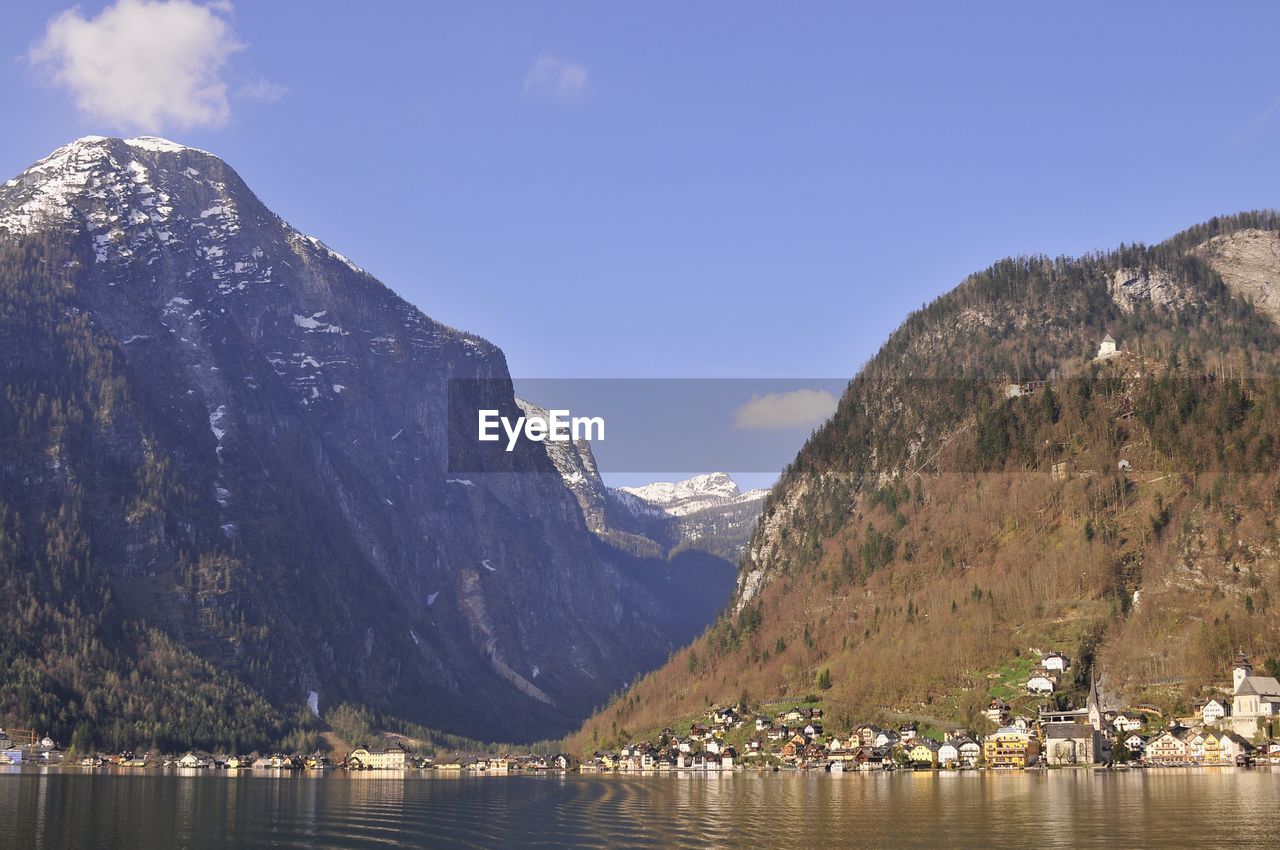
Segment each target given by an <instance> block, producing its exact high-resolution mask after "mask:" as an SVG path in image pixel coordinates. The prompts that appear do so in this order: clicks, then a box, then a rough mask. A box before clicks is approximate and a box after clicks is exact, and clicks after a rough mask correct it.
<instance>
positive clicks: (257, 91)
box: [236, 77, 289, 103]
mask: <svg viewBox="0 0 1280 850" xmlns="http://www.w3.org/2000/svg"><path fill="white" fill-rule="evenodd" d="M288 91H289V89H287V88H286V87H284V86H282V85H280V84H279V83H273V82H271V81H270V80H267V79H264V78H262V77H258V78H257V79H256V80H253V81H252V82H249V83H245V84H244V85H243V86H241V87H240V88H239V89H237V90H236V97H241V98H244V99H245V100H260V101H262V102H263V103H275V102H276V101H277V100H279V99H280V98H282V97H284V96H285V94H286V93H287V92H288Z"/></svg>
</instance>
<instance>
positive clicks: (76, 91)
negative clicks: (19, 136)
mask: <svg viewBox="0 0 1280 850" xmlns="http://www.w3.org/2000/svg"><path fill="white" fill-rule="evenodd" d="M230 11H231V4H230V3H226V2H218V3H214V4H212V5H201V4H199V3H194V2H191V0H117V2H116V3H114V4H113V5H111V6H108V7H107V8H105V9H103V10H102V12H100V13H99V14H98V16H97V17H92V18H86V17H85V16H84V15H82V14H81V12H80V9H79V8H78V7H76V8H72V9H68V10H67V11H65V12H63V13H62V14H60V15H58V16H57V17H55V18H53V19H52V20H51V21H49V25H48V27H47V28H46V30H45V34H44V38H42V39H41V40H40V41H39V42H38V43H36V44H34V45H32V47H31V50H30V51H29V52H28V59H29V60H30V61H31V63H32V64H33V65H36V66H40V67H47V68H50V69H51V70H52V72H53V79H54V80H55V81H56V82H57V83H58V84H59V85H61V86H63V87H64V88H66V89H67V90H68V91H70V92H71V96H72V97H73V98H74V100H75V104H76V107H77V108H78V109H79V110H80V112H81V113H82V114H83V115H84V116H85V117H86V118H89V119H91V120H93V121H97V122H101V123H103V124H107V125H109V126H111V127H115V128H119V129H124V130H150V131H156V130H161V129H163V128H164V127H166V126H175V127H178V128H182V129H187V128H191V127H202V126H214V127H216V126H219V125H222V124H225V123H226V122H227V119H228V118H229V117H230V115H231V107H230V105H229V103H228V102H227V86H226V84H225V83H224V82H223V80H222V76H221V74H222V69H223V66H224V65H225V64H226V62H227V59H228V58H229V57H230V56H231V54H233V53H235V52H236V51H238V50H241V49H242V48H243V47H244V45H243V44H241V43H240V42H239V41H238V40H237V39H236V36H235V32H234V30H233V29H232V26H231V24H230V23H229V22H228V21H227V20H226V18H225V17H223V16H224V15H227V14H229V13H230Z"/></svg>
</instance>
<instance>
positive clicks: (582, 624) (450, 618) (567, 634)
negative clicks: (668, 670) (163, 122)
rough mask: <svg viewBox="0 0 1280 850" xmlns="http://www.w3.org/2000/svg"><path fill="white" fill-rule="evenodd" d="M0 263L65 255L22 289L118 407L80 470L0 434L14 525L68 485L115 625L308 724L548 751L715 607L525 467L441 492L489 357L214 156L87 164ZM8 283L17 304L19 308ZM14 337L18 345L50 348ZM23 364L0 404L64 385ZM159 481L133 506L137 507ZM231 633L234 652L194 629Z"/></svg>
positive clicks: (141, 148)
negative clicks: (340, 719) (26, 249)
mask: <svg viewBox="0 0 1280 850" xmlns="http://www.w3.org/2000/svg"><path fill="white" fill-rule="evenodd" d="M0 240H3V241H4V242H5V243H6V244H9V245H19V244H26V243H32V242H34V241H39V242H41V243H42V244H46V245H47V244H54V245H57V246H58V247H59V248H60V249H61V250H64V251H65V252H66V254H67V256H68V257H69V258H70V259H68V260H66V261H65V262H64V263H63V264H62V265H63V267H62V268H58V269H42V270H41V271H40V272H39V273H40V274H47V275H49V276H50V277H49V279H50V280H52V279H53V276H56V277H57V279H58V280H59V281H62V282H61V283H59V284H58V287H51V291H54V292H55V294H54V295H51V296H49V297H52V298H56V299H57V302H58V304H59V305H60V306H59V309H61V310H63V311H64V312H65V314H66V315H68V316H78V317H80V319H81V320H83V321H84V322H85V323H86V325H87V326H89V327H92V328H93V330H94V332H95V333H98V334H100V335H101V336H102V338H103V339H104V340H105V342H104V345H105V347H106V349H107V350H108V353H107V356H108V359H109V360H110V362H111V364H112V365H111V367H110V371H111V375H110V380H111V381H113V382H115V386H117V390H118V391H117V392H116V393H115V396H114V401H112V402H110V404H109V405H108V404H106V402H103V401H102V400H101V399H99V400H98V402H97V403H98V411H97V415H96V416H95V417H94V419H93V420H92V421H91V422H89V423H87V424H86V425H85V426H84V428H85V433H86V434H87V436H86V437H85V439H86V440H87V441H91V442H92V444H93V445H92V450H91V451H87V452H84V453H82V454H80V455H78V456H77V455H75V454H72V453H68V452H66V451H64V450H63V448H62V447H61V446H60V443H59V435H58V434H56V433H49V432H44V431H40V430H35V431H31V432H29V433H22V434H10V435H9V438H8V439H6V441H5V443H4V450H3V452H4V453H3V457H2V458H0V460H2V461H3V462H2V463H0V480H2V481H3V492H4V494H5V500H6V502H7V506H8V508H9V509H10V510H12V511H14V512H16V513H18V514H20V515H22V516H23V517H25V518H26V519H27V520H28V521H30V522H31V523H32V525H31V530H32V533H33V534H36V535H38V534H40V531H39V518H40V517H41V516H44V515H47V514H48V513H49V512H56V511H57V510H58V508H59V505H60V504H62V503H64V502H65V500H66V499H67V498H68V494H69V493H71V492H72V491H73V490H75V489H76V488H78V487H84V488H85V490H84V493H83V501H84V523H85V533H86V534H87V536H88V538H89V539H90V540H91V542H92V549H93V553H94V554H93V558H94V562H95V569H97V570H99V571H102V572H105V573H106V574H109V576H110V577H111V581H112V583H113V587H114V588H115V592H116V593H117V595H118V598H119V601H120V604H121V606H122V614H121V617H123V618H125V619H130V620H145V621H146V622H148V623H151V624H157V623H158V624H160V625H162V626H163V628H164V629H165V630H167V631H168V632H169V633H170V634H172V635H173V636H174V637H175V639H177V640H179V641H181V642H183V643H184V644H185V645H188V646H192V647H195V648H196V651H197V652H198V653H199V654H200V655H201V656H202V657H205V658H207V659H210V660H212V661H213V662H215V663H216V664H217V665H219V666H220V667H221V668H224V669H227V670H230V671H232V672H234V673H235V674H236V675H238V676H241V677H243V678H244V679H245V680H246V681H248V682H250V683H251V684H252V685H253V686H254V687H255V688H257V689H259V690H261V691H262V692H264V693H267V694H268V695H270V696H271V698H272V699H273V700H274V701H276V702H278V703H281V704H291V703H297V704H301V703H302V702H303V701H304V700H306V699H307V697H308V694H309V693H310V692H317V693H318V694H319V702H320V706H321V708H322V709H324V708H325V707H326V706H330V705H334V704H337V703H338V702H340V701H353V702H358V703H363V704H367V705H371V706H373V707H375V708H378V709H381V710H384V711H387V712H390V713H393V714H395V715H397V716H400V717H404V718H407V719H410V720H414V721H418V722H422V723H425V724H429V725H432V726H436V727H440V728H443V729H446V730H449V731H456V732H460V733H464V734H469V735H473V736H477V737H484V738H489V739H508V740H511V739H521V738H525V739H527V738H532V737H543V736H550V735H554V734H557V733H559V732H562V731H564V730H566V729H567V728H570V727H571V726H572V725H573V724H574V723H575V721H576V720H578V719H580V718H581V717H582V716H583V715H584V714H585V713H586V712H587V711H589V710H590V709H591V708H592V707H593V706H594V705H596V704H597V703H599V702H600V701H601V700H603V699H604V698H605V697H606V696H607V695H608V694H609V693H610V692H612V691H614V690H616V689H617V688H618V687H619V686H621V685H623V684H625V683H626V682H628V681H629V680H630V679H631V678H632V677H633V676H634V675H636V674H637V673H638V672H641V671H643V670H645V669H647V668H649V667H651V666H653V665H655V664H656V663H658V662H659V661H661V659H663V658H664V657H665V656H666V655H667V654H668V652H669V651H670V650H671V649H672V648H673V647H674V646H676V645H678V643H679V642H682V641H683V640H686V639H687V638H688V637H689V636H691V635H692V634H693V633H696V631H697V630H698V629H699V628H700V625H701V623H705V622H706V621H707V620H709V619H710V618H711V617H712V616H713V615H714V613H715V611H716V610H717V609H718V607H719V605H720V604H721V603H722V602H723V596H722V595H721V594H722V593H727V582H730V581H731V579H729V578H728V577H727V576H726V577H722V578H721V579H714V578H711V577H707V576H703V577H701V578H700V579H699V580H700V581H701V580H704V579H705V582H704V584H702V585H699V586H698V588H696V589H695V590H694V591H692V592H690V593H686V592H685V591H687V590H688V587H687V586H685V585H683V584H682V583H681V582H682V579H681V577H680V576H679V575H672V574H671V573H669V572H666V571H668V570H670V567H669V565H666V564H665V563H660V564H649V565H644V566H645V569H641V567H640V565H638V564H637V563H636V562H635V560H634V559H632V558H630V557H629V556H624V555H622V554H621V553H616V552H613V551H612V550H610V549H609V548H608V547H607V546H601V545H600V543H599V541H598V540H597V539H595V538H594V537H593V536H592V535H591V534H590V532H589V527H588V522H587V521H584V516H583V510H582V509H581V508H580V507H579V502H578V500H576V499H575V495H574V493H573V492H571V491H570V490H569V489H567V488H566V486H565V483H564V481H563V480H562V478H561V476H560V475H557V474H556V471H555V470H554V469H552V468H551V467H550V466H549V465H547V464H546V463H545V459H541V460H540V459H539V458H538V457H536V456H535V455H530V457H529V458H528V460H527V462H526V464H525V466H526V467H527V468H528V469H530V470H531V471H529V472H525V473H515V474H507V475H470V476H467V475H455V474H451V473H450V472H449V470H448V466H447V451H446V439H447V428H446V423H447V412H448V411H447V400H448V393H447V388H448V382H449V381H450V380H451V379H473V378H476V379H498V380H499V381H507V380H508V378H507V366H506V362H505V360H504V358H503V355H502V352H501V351H500V350H499V349H498V348H497V347H495V346H494V345H492V344H491V343H489V342H487V341H486V340H484V339H481V338H479V337H477V336H474V335H471V334H468V333H464V332H462V331H458V330H455V329H452V328H449V327H446V326H444V325H441V324H440V323H438V322H435V321H433V320H431V319H430V318H428V317H427V316H425V315H423V314H422V313H421V312H419V311H418V310H417V309H416V308H415V307H413V306H412V305H410V304H408V303H406V302H405V301H404V300H402V299H401V298H399V297H398V296H396V295H395V293H393V292H392V291H390V290H389V289H387V288H386V287H385V286H383V285H382V284H381V283H379V282H378V281H377V280H375V279H374V278H372V277H371V276H369V275H368V274H366V273H364V272H363V271H362V270H361V269H360V268H358V267H357V266H355V265H354V264H353V263H352V262H350V261H349V260H347V259H346V258H345V257H343V256H342V255H341V254H339V253H337V252H335V251H334V250H332V249H330V248H329V247H328V246H326V245H325V244H324V243H322V242H320V241H319V240H317V239H315V238H313V237H310V236H306V235H304V234H302V233H299V232H298V231H296V230H295V229H293V228H292V227H290V226H289V225H288V224H287V223H286V222H284V221H283V220H281V219H280V218H278V217H277V216H276V215H274V214H273V213H272V212H271V211H270V210H268V209H267V208H266V207H265V206H264V205H263V204H262V203H261V202H260V201H259V200H258V199H257V198H256V197H255V196H254V195H253V193H252V192H251V191H250V190H249V188H248V187H247V186H246V185H245V184H244V183H243V182H242V181H241V179H240V178H239V177H238V176H237V175H236V174H235V172H234V171H232V169H231V168H230V167H228V166H227V165H226V164H225V163H224V162H222V161H221V160H219V159H218V158H217V157H215V156H213V155H211V154H209V153H206V152H203V151H199V150H195V149H192V148H188V147H184V146H181V145H177V144H174V143H172V142H168V141H165V140H161V139H155V138H141V139H130V140H121V139H109V138H96V137H91V138H86V139H81V140H79V141H77V142H75V143H73V144H70V145H68V146H66V147H63V148H60V149H59V150H57V151H55V152H54V153H53V154H52V155H51V156H49V157H48V158H46V159H44V160H42V161H40V162H39V163H37V164H36V165H34V166H32V167H31V168H30V169H28V170H27V171H26V172H24V173H23V174H21V175H19V176H18V177H17V178H15V179H14V180H10V181H9V182H7V183H6V184H4V186H3V187H2V188H0ZM5 285H6V286H8V287H12V288H13V291H14V292H15V293H17V295H16V296H15V297H19V296H20V295H21V292H22V287H23V286H24V283H23V281H21V280H17V279H14V280H7V281H5ZM11 320H12V321H20V317H18V318H17V319H12V317H11ZM28 330H30V334H29V335H28V336H27V337H25V339H26V340H27V342H28V343H29V342H30V340H32V339H34V340H37V342H38V341H39V340H40V339H41V338H42V337H41V336H40V334H41V333H44V332H45V331H42V330H40V329H28ZM19 339H23V337H22V336H20V335H16V334H11V335H8V336H0V362H3V363H4V364H6V366H7V372H8V375H7V377H8V379H9V380H8V382H7V383H9V384H10V386H13V385H15V384H17V383H21V382H28V383H29V384H30V385H31V386H37V385H40V386H43V385H44V384H48V385H49V386H56V385H57V384H58V382H59V381H60V380H61V376H59V375H56V374H46V373H45V372H44V371H42V365H41V363H40V362H39V356H38V354H37V353H35V352H33V351H31V350H30V347H29V345H28V346H26V349H25V350H19V349H18V348H17V345H18V340H19ZM72 368H75V367H72ZM42 382H43V383H42ZM503 404H504V406H505V407H508V408H509V410H511V411H514V410H515V400H514V397H512V396H510V394H508V395H507V397H506V399H505V401H504V402H503ZM104 405H105V406H104ZM107 407H109V408H110V409H109V410H107V409H106V408H107ZM148 476H150V478H148ZM158 480H163V487H160V488H159V490H156V492H157V493H158V495H155V497H154V498H149V499H148V501H147V504H148V507H147V509H145V510H142V509H139V508H137V507H136V503H137V501H138V499H139V498H140V488H141V487H142V486H143V485H142V484H139V482H140V481H150V482H152V483H153V484H154V482H155V481H158ZM146 486H148V487H150V486H151V484H148V485H146ZM156 487H159V485H156ZM155 489H156V488H155V487H152V490H155ZM148 492H151V491H148ZM131 502H132V503H134V507H133V508H131V507H130V505H131ZM587 519H588V521H590V520H591V514H590V511H588V514H587ZM218 558H225V559H227V562H228V563H232V564H234V567H233V568H229V571H223V572H222V573H218V575H216V576H215V575H213V574H212V573H213V572H217V571H210V570H205V569H203V567H201V568H198V569H191V570H188V572H190V573H192V574H194V575H195V576H196V578H195V579H191V580H186V579H183V580H180V579H179V577H178V572H176V570H178V565H180V564H200V565H204V564H208V563H212V562H213V561H214V560H216V559H218ZM646 570H647V572H646ZM228 572H229V573H230V574H223V573H228ZM655 572H656V573H657V574H658V575H659V579H663V580H654V573H655ZM206 573H209V574H207V575H206ZM717 582H719V583H718V584H717ZM673 606H682V607H681V608H680V616H679V617H675V616H672V614H671V611H672V608H673ZM215 609H216V610H215ZM202 612H203V613H202ZM215 614H216V616H215ZM226 620H231V621H235V622H237V623H239V624H241V626H240V627H237V628H236V629H233V630H228V629H221V628H220V627H217V626H216V625H213V624H215V623H217V622H223V621H226Z"/></svg>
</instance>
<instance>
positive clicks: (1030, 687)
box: [1027, 675, 1053, 694]
mask: <svg viewBox="0 0 1280 850" xmlns="http://www.w3.org/2000/svg"><path fill="white" fill-rule="evenodd" d="M1027 693H1030V694H1051V693H1053V680H1052V679H1050V678H1049V677H1048V676H1043V675H1035V676H1032V677H1031V678H1030V679H1027Z"/></svg>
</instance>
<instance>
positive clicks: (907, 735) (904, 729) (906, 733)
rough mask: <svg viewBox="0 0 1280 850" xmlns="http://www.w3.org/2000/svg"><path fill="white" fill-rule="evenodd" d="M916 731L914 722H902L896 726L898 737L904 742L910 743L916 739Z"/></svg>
mask: <svg viewBox="0 0 1280 850" xmlns="http://www.w3.org/2000/svg"><path fill="white" fill-rule="evenodd" d="M916 731H917V727H916V724H914V723H903V724H902V725H901V726H899V727H898V739H899V740H900V741H902V743H904V744H910V743H911V742H913V741H914V740H915V739H916Z"/></svg>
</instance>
